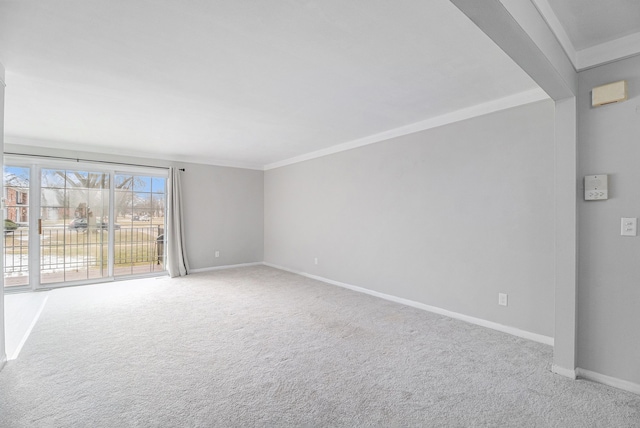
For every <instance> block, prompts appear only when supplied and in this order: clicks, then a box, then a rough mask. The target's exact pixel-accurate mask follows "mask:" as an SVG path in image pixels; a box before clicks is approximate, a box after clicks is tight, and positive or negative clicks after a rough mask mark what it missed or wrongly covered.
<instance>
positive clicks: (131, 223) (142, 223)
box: [114, 174, 166, 276]
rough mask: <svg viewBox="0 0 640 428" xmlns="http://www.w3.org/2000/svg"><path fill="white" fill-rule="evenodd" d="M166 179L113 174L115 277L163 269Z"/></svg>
mask: <svg viewBox="0 0 640 428" xmlns="http://www.w3.org/2000/svg"><path fill="white" fill-rule="evenodd" d="M165 187H166V178H164V177H151V176H143V175H132V174H116V176H115V203H116V207H115V208H116V209H115V211H116V216H117V218H116V223H117V226H116V231H115V232H116V233H115V242H114V244H115V246H114V247H115V248H114V250H115V259H114V276H123V275H140V274H145V273H153V272H162V271H164V270H165V268H164V223H165V222H164V214H165V200H166V198H165Z"/></svg>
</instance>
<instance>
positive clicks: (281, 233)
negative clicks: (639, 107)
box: [264, 101, 554, 336]
mask: <svg viewBox="0 0 640 428" xmlns="http://www.w3.org/2000/svg"><path fill="white" fill-rule="evenodd" d="M553 120H554V105H553V102H551V101H544V102H539V103H534V104H530V105H526V106H522V107H518V108H513V109H508V110H505V111H501V112H497V113H493V114H490V115H486V116H482V117H477V118H474V119H470V120H466V121H463V122H458V123H454V124H451V125H448V126H443V127H440V128H435V129H431V130H427V131H423V132H420V133H416V134H412V135H407V136H404V137H400V138H395V139H392V140H388V141H384V142H381V143H377V144H373V145H369V146H365V147H361V148H358V149H354V150H350V151H346V152H341V153H337V154H334V155H330V156H326V157H322V158H317V159H314V160H310V161H306V162H302V163H298V164H294V165H289V166H285V167H281V168H277V169H273V170H269V171H266V172H265V196H264V197H265V261H266V262H269V263H273V264H275V265H280V266H283V267H286V268H289V269H293V270H296V271H301V272H306V273H310V274H314V275H319V276H322V277H325V278H329V279H332V280H335V281H340V282H344V283H348V284H352V285H356V286H360V287H365V288H368V289H371V290H375V291H378V292H382V293H386V294H390V295H394V296H397V297H402V298H406V299H410V300H414V301H417V302H421V303H424V304H428V305H432V306H437V307H440V308H443V309H447V310H450V311H454V312H458V313H462V314H465V315H469V316H473V317H477V318H481V319H485V320H489V321H492V322H497V323H501V324H504V325H508V326H512V327H516V328H519V329H522V330H526V331H530V332H533V333H537V334H542V335H546V336H553V330H554V312H553V309H554V227H553V224H554V199H553V195H554V191H553V183H554V176H553V174H554V160H553V159H554V135H553V132H554V129H553ZM316 257H317V258H318V262H319V263H318V264H317V265H315V264H314V258H316ZM498 292H504V293H508V294H509V306H508V307H502V306H498V304H497V299H498Z"/></svg>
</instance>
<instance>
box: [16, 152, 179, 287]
mask: <svg viewBox="0 0 640 428" xmlns="http://www.w3.org/2000/svg"><path fill="white" fill-rule="evenodd" d="M5 165H6V166H5V169H4V198H5V201H6V203H5V212H4V218H5V230H4V239H5V246H4V278H5V287H6V288H7V289H8V288H11V287H12V288H13V289H21V288H26V289H36V288H38V287H47V288H49V287H52V286H61V285H68V284H71V283H74V284H76V283H89V282H100V281H105V280H109V279H113V278H115V277H126V276H132V275H149V274H157V273H159V272H160V273H161V272H164V271H165V264H164V260H165V258H164V254H165V246H164V239H165V236H164V228H165V204H166V197H165V192H166V180H167V176H166V172H165V171H163V170H159V174H156V173H155V171H153V172H152V171H151V170H145V171H144V172H141V171H136V170H132V171H126V172H123V171H118V170H108V169H104V170H101V169H99V168H97V167H96V165H90V164H87V165H85V166H84V167H83V166H82V165H80V167H78V165H79V164H67V165H64V164H62V165H58V164H56V165H55V166H52V165H51V164H45V163H42V164H39V163H34V164H33V165H28V166H22V165H19V164H18V163H14V164H12V163H11V162H10V161H6V160H5Z"/></svg>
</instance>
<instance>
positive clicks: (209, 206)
mask: <svg viewBox="0 0 640 428" xmlns="http://www.w3.org/2000/svg"><path fill="white" fill-rule="evenodd" d="M185 167H186V168H187V171H186V172H185V173H184V175H183V176H182V185H183V188H185V189H191V190H190V191H189V192H188V193H185V195H184V196H185V197H184V205H185V207H188V208H187V209H186V210H185V212H186V213H185V229H186V233H187V242H188V243H189V244H188V255H189V264H190V266H191V268H192V269H197V268H207V267H213V266H226V265H233V264H240V263H251V262H262V260H263V258H264V257H263V249H264V244H263V239H264V231H263V226H264V221H263V219H264V201H263V195H264V193H263V189H264V181H263V178H264V172H263V171H257V170H250V169H239V168H228V167H218V166H210V165H198V164H185ZM215 251H219V257H217V258H216V257H215Z"/></svg>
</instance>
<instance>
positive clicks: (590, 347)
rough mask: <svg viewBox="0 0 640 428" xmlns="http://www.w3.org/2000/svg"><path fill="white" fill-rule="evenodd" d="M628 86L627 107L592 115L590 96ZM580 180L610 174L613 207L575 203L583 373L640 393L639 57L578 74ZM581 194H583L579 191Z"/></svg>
mask: <svg viewBox="0 0 640 428" xmlns="http://www.w3.org/2000/svg"><path fill="white" fill-rule="evenodd" d="M622 79H625V80H627V82H628V85H629V86H628V87H629V100H627V101H626V102H623V103H619V104H612V105H606V106H602V107H596V108H592V107H591V89H592V88H593V87H595V86H599V85H603V84H606V83H611V82H615V81H618V80H622ZM577 102H578V178H579V180H582V178H583V177H584V176H585V175H592V174H609V180H610V182H609V186H610V187H609V192H610V193H609V195H610V196H609V200H606V201H596V202H593V201H591V202H587V201H584V200H583V198H581V199H580V200H579V203H578V236H579V239H578V245H579V247H578V249H579V251H578V254H579V257H578V367H580V368H582V369H586V370H591V371H594V372H597V373H600V374H604V375H606V376H611V377H614V378H618V379H622V380H626V381H628V382H632V383H635V384H636V385H640V328H638V327H639V326H640V237H624V236H620V218H621V217H640V190H639V189H640V162H639V160H640V56H636V57H634V58H630V59H626V60H623V61H618V62H615V63H612V64H608V65H604V66H600V67H597V68H593V69H590V70H587V71H583V72H581V73H579V92H578V97H577ZM580 190H582V189H580Z"/></svg>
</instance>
